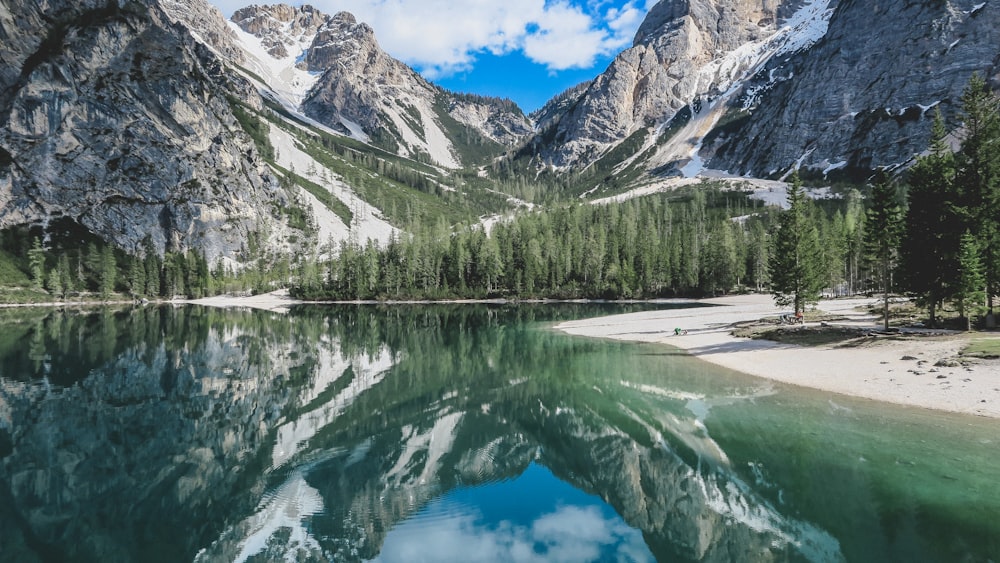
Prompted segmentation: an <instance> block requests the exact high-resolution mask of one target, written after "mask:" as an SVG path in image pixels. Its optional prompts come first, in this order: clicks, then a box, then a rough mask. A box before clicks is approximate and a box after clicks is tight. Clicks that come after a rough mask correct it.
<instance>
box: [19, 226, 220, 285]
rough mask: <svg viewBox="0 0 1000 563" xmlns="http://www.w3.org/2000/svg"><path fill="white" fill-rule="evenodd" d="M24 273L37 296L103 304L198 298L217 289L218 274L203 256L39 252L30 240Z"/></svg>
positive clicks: (95, 248)
mask: <svg viewBox="0 0 1000 563" xmlns="http://www.w3.org/2000/svg"><path fill="white" fill-rule="evenodd" d="M28 269H29V274H30V278H31V281H32V284H33V289H35V290H36V291H48V293H49V294H50V295H53V296H55V297H59V298H67V297H70V296H72V295H81V294H96V295H99V296H100V297H102V298H108V297H110V296H111V295H112V294H117V293H124V294H128V295H130V296H133V297H150V298H157V297H167V298H171V297H175V296H183V297H190V298H198V297H203V296H205V295H210V294H213V293H214V291H213V289H214V288H217V287H219V286H220V285H221V284H220V283H218V282H220V281H221V278H223V277H224V276H222V275H219V272H210V269H209V266H208V261H207V260H206V259H205V255H204V254H203V253H198V252H191V251H188V252H167V253H166V254H165V255H164V256H163V257H162V258H161V257H160V256H159V255H157V254H156V253H155V252H152V251H147V252H146V253H145V255H144V256H133V255H129V254H126V253H124V252H121V251H119V250H116V249H114V248H113V247H112V246H110V245H97V244H94V243H90V244H87V245H86V246H84V247H82V248H77V249H65V250H62V249H60V250H56V249H48V250H46V249H44V248H43V246H42V242H41V239H39V238H35V239H34V241H33V243H32V247H31V249H30V250H29V251H28Z"/></svg>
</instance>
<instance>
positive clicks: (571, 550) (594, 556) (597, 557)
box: [374, 502, 653, 563]
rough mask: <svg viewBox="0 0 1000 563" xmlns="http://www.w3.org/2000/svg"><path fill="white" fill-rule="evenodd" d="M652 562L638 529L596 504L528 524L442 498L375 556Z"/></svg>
mask: <svg viewBox="0 0 1000 563" xmlns="http://www.w3.org/2000/svg"><path fill="white" fill-rule="evenodd" d="M608 560H611V561H653V557H652V555H651V554H650V553H649V549H648V548H647V547H646V545H645V543H644V542H643V539H642V534H641V533H640V532H639V531H638V530H634V529H632V528H630V527H628V526H627V525H626V524H625V523H624V522H622V521H621V520H620V519H618V518H616V517H612V518H608V517H605V515H604V514H602V513H601V510H600V509H599V508H598V507H596V506H586V507H579V506H563V507H560V508H558V509H556V511H555V512H551V513H548V514H544V515H542V516H541V517H539V518H538V519H536V520H535V521H534V522H531V523H530V524H528V525H520V524H514V523H512V522H510V521H507V520H504V521H501V522H499V523H498V524H494V525H490V524H487V523H485V522H483V521H482V518H481V517H480V515H479V514H478V513H476V512H475V511H473V510H470V509H468V508H466V507H464V506H461V505H456V504H454V503H449V502H438V503H435V504H434V505H431V506H430V507H428V509H427V510H426V511H424V514H423V515H422V517H421V518H419V519H416V520H410V521H407V522H404V523H402V524H401V525H399V526H398V527H397V528H396V529H394V530H393V531H392V532H390V533H389V535H388V536H387V537H386V540H385V544H384V545H383V548H382V552H381V553H380V554H379V556H378V557H377V558H375V559H374V561H379V562H387V563H388V562H396V561H400V562H402V561H406V562H415V561H468V562H473V561H518V562H521V561H525V562H531V561H556V562H558V561H567V562H570V561H571V562H580V561H608Z"/></svg>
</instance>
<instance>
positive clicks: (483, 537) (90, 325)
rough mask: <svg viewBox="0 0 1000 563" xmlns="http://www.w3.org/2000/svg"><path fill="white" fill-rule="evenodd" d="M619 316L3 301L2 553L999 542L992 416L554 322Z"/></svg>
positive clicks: (576, 311) (719, 550)
mask: <svg viewBox="0 0 1000 563" xmlns="http://www.w3.org/2000/svg"><path fill="white" fill-rule="evenodd" d="M608 309H609V307H605V308H603V309H600V312H604V313H607V312H611V311H609V310H608ZM597 312H598V310H595V309H587V308H585V306H582V305H579V306H522V307H507V306H447V307H446V306H441V307H402V306H400V307H390V308H379V307H343V308H321V307H312V308H301V309H297V310H293V311H292V313H290V314H288V315H275V314H271V313H260V312H239V311H220V310H211V309H201V308H194V307H191V308H170V307H162V308H142V309H136V310H121V311H103V312H100V313H96V314H95V313H87V314H84V313H71V312H59V311H46V312H42V313H29V312H24V311H22V312H5V313H4V314H5V315H7V318H6V319H4V326H5V327H8V326H9V327H11V328H10V330H6V329H5V330H4V332H3V334H4V336H3V337H2V338H0V457H2V465H0V545H2V546H3V549H2V550H0V559H3V560H11V561H36V560H74V561H98V560H101V561H107V560H119V561H129V560H136V561H139V560H141V561H157V560H163V561H178V560H197V561H271V560H288V559H299V560H316V561H326V560H337V561H344V560H346V561H349V560H368V559H376V560H380V561H404V560H405V561H413V560H421V559H423V560H434V561H447V560H462V561H474V560H483V561H488V560H513V561H535V560H545V561H586V560H626V561H628V560H631V561H645V560H651V559H654V558H655V559H657V560H662V561H667V560H669V561H674V560H731V559H733V558H737V559H741V560H761V561H765V560H766V561H770V560H774V559H782V560H810V561H840V560H866V559H869V558H870V557H872V556H873V554H877V558H878V559H909V560H928V561H934V560H939V561H948V560H955V559H962V558H968V559H986V558H989V557H994V558H995V557H997V556H998V554H1000V545H998V541H1000V540H997V539H996V538H998V537H1000V525H998V524H997V521H998V520H1000V510H998V507H1000V492H997V491H996V489H995V487H994V486H993V482H994V478H995V475H996V473H995V467H996V466H997V462H1000V453H998V449H997V444H995V443H994V442H992V441H991V440H992V436H993V435H994V434H995V430H996V427H995V425H994V424H992V423H991V421H982V420H978V419H964V418H955V417H951V418H949V417H941V416H938V415H933V416H928V415H924V414H919V413H918V414H914V413H912V412H911V411H904V410H896V409H891V408H887V407H884V406H882V405H875V404H871V403H863V402H843V401H841V402H839V403H837V404H835V405H832V406H831V403H830V401H829V398H828V397H826V396H823V397H822V398H817V397H814V396H810V395H801V394H797V392H795V391H791V390H788V389H786V388H781V387H775V386H772V385H769V384H767V383H764V382H761V381H759V380H755V379H752V378H745V377H742V376H739V375H738V374H733V373H731V372H726V371H723V370H718V369H714V368H711V367H709V366H705V365H704V364H701V363H699V362H696V361H694V360H690V359H689V358H685V357H683V356H677V355H676V354H674V353H672V352H671V351H669V350H666V349H664V348H661V347H656V346H633V345H626V344H621V343H614V342H604V341H596V340H585V339H578V338H570V337H566V336H563V335H561V334H558V333H555V332H552V331H549V330H546V329H545V323H546V322H547V321H552V320H561V319H565V318H573V317H577V316H583V315H592V314H596V313H597ZM955 460H959V461H955Z"/></svg>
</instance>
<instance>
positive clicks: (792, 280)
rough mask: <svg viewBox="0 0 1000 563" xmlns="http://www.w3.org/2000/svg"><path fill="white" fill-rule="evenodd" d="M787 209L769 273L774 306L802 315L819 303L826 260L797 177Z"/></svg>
mask: <svg viewBox="0 0 1000 563" xmlns="http://www.w3.org/2000/svg"><path fill="white" fill-rule="evenodd" d="M788 205H789V208H788V209H787V210H785V211H783V212H782V213H781V215H780V216H779V218H778V230H777V232H776V233H775V236H774V247H773V250H772V253H771V257H770V260H769V261H768V272H769V274H770V278H771V293H772V294H773V295H774V301H775V303H777V304H778V305H779V306H782V307H784V306H788V305H793V306H794V308H795V312H796V313H800V312H802V311H804V310H805V306H806V305H807V304H809V303H815V302H817V301H819V297H820V291H821V290H822V289H823V260H822V254H821V249H820V244H819V231H818V229H817V228H816V224H815V223H814V221H813V219H812V217H811V214H810V209H809V208H810V205H809V201H808V200H807V199H806V195H805V192H804V191H803V189H802V181H801V180H799V177H798V174H797V173H793V175H792V178H791V184H790V185H789V187H788Z"/></svg>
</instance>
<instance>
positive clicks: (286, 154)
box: [269, 127, 399, 251]
mask: <svg viewBox="0 0 1000 563" xmlns="http://www.w3.org/2000/svg"><path fill="white" fill-rule="evenodd" d="M269 139H270V141H271V144H272V145H274V148H275V153H276V155H277V156H276V160H277V161H278V164H279V165H281V166H282V167H283V168H286V169H288V170H291V171H293V172H295V174H297V175H299V176H302V177H303V178H306V179H307V180H310V181H311V182H313V183H315V184H318V185H320V186H322V187H324V188H326V189H327V190H329V191H330V193H331V194H333V196H334V197H335V198H337V199H339V200H340V201H342V202H343V203H344V204H345V205H347V206H348V207H349V208H350V209H351V212H352V213H353V215H354V219H353V221H352V222H351V224H350V225H346V224H344V222H343V220H341V218H340V217H339V216H337V215H336V214H335V213H333V212H332V211H330V210H329V209H328V208H327V207H326V205H324V204H323V203H322V202H320V201H319V200H318V199H316V198H315V197H314V196H313V195H312V194H309V193H308V192H306V191H305V190H302V194H303V197H305V198H306V200H307V201H309V202H310V205H311V206H312V209H313V216H314V217H315V219H316V223H317V226H318V228H319V242H320V243H321V244H325V243H327V242H330V241H333V242H335V243H337V242H340V241H344V240H349V239H350V238H351V237H352V236H353V237H354V238H355V240H358V241H362V242H365V241H368V240H369V239H370V240H373V241H375V242H376V243H377V244H379V245H383V246H384V245H386V244H388V243H389V241H390V240H392V238H393V237H395V236H397V235H398V233H399V231H398V230H397V229H396V228H395V227H393V226H392V225H390V224H389V223H388V222H386V221H385V220H384V219H383V218H382V214H381V212H380V211H379V210H378V209H376V208H374V207H372V206H371V205H369V204H368V203H367V202H365V201H364V200H362V199H361V198H359V197H358V195H357V194H356V193H354V191H353V190H351V189H350V187H349V186H348V185H347V184H346V183H344V182H343V180H342V179H341V178H339V177H337V176H336V175H334V174H332V173H331V172H330V171H328V170H327V169H325V168H323V166H322V165H321V164H320V163H318V162H316V160H315V159H313V157H311V156H309V155H308V154H306V153H305V152H303V151H302V149H300V148H299V145H298V140H297V139H296V138H295V137H294V136H292V135H291V134H290V133H288V132H287V131H285V130H284V129H282V128H280V127H271V128H270V134H269ZM333 250H334V249H331V251H333Z"/></svg>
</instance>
